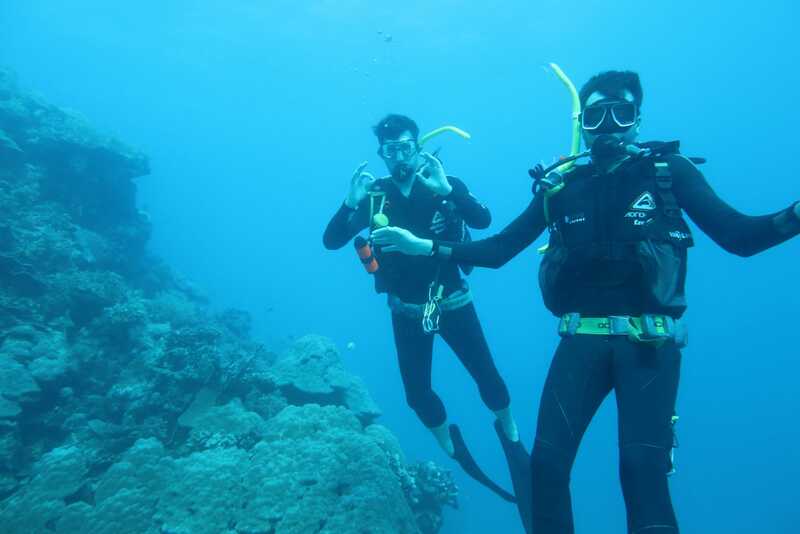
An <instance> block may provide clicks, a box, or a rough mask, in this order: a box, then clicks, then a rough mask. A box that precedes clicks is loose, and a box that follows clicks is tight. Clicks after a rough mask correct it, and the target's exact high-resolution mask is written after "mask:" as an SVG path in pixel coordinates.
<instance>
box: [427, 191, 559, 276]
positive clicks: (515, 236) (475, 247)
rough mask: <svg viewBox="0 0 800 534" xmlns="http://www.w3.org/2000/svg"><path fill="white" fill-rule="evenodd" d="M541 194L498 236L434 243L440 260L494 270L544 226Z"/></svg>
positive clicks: (530, 240)
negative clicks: (469, 240)
mask: <svg viewBox="0 0 800 534" xmlns="http://www.w3.org/2000/svg"><path fill="white" fill-rule="evenodd" d="M543 198H544V195H542V194H538V195H536V197H534V199H533V200H532V201H531V203H530V204H529V205H528V207H527V208H525V211H523V212H522V214H520V215H519V216H518V217H517V218H516V219H514V220H513V221H512V222H511V224H509V225H508V226H506V227H505V228H504V229H503V230H502V231H501V232H500V233H498V234H495V235H493V236H491V237H489V238H486V239H480V240H478V241H473V242H471V243H452V242H445V241H442V242H434V244H433V248H434V249H437V250H436V255H437V256H439V257H444V258H450V259H451V260H452V261H456V262H458V263H460V264H466V265H475V266H478V267H489V268H492V269H497V268H499V267H502V266H503V265H505V264H506V263H508V261H509V260H511V259H512V258H513V257H514V256H516V255H517V254H519V253H520V252H522V251H523V250H524V249H525V248H527V247H528V246H529V245H530V244H531V243H533V242H534V240H536V238H537V237H539V236H540V235H541V233H542V232H543V231H544V229H545V228H546V227H547V222H546V221H545V218H544V201H543Z"/></svg>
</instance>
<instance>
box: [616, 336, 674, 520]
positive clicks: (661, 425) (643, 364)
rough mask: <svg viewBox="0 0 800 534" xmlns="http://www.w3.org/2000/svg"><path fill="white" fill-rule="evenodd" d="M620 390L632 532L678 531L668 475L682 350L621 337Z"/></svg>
mask: <svg viewBox="0 0 800 534" xmlns="http://www.w3.org/2000/svg"><path fill="white" fill-rule="evenodd" d="M614 343H615V351H614V352H615V356H614V388H615V390H616V396H617V411H618V413H619V446H620V480H621V483H622V493H623V495H624V497H625V507H626V509H627V512H628V531H629V532H631V533H646V534H656V533H659V534H661V533H664V534H667V533H670V534H673V533H676V532H678V526H677V521H676V519H675V512H674V510H673V508H672V501H671V499H670V495H669V485H668V484H667V473H668V472H669V470H670V468H671V461H670V450H671V448H672V444H673V434H672V416H673V415H675V400H676V397H677V394H678V381H679V378H680V366H681V354H680V350H678V348H677V347H675V345H674V344H672V343H669V344H667V345H664V346H662V347H661V348H658V349H657V348H655V347H653V346H648V345H643V344H641V343H631V342H629V341H628V340H625V339H617V340H615V342H614Z"/></svg>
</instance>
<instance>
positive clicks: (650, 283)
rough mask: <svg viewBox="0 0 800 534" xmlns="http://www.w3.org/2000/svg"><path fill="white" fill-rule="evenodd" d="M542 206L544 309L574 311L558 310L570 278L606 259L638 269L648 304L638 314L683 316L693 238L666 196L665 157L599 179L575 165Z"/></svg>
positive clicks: (589, 168) (625, 166) (587, 167)
mask: <svg viewBox="0 0 800 534" xmlns="http://www.w3.org/2000/svg"><path fill="white" fill-rule="evenodd" d="M675 148H676V149H677V145H675ZM671 153H676V150H675V151H672V152H671ZM667 155H668V154H667ZM548 202H549V206H548V208H549V214H550V226H549V229H550V244H549V247H548V250H547V253H546V255H545V257H544V258H543V260H542V263H541V266H540V270H539V284H540V287H541V290H542V295H543V298H544V301H545V305H546V306H547V307H548V309H550V311H552V312H553V313H555V314H556V315H561V314H564V313H569V312H573V311H575V310H568V309H564V307H565V305H566V304H565V303H563V302H562V300H563V299H561V298H560V296H561V295H564V294H566V292H567V291H568V290H569V288H568V287H566V285H568V284H570V283H573V282H574V281H575V280H574V278H573V276H574V273H576V272H581V271H585V269H582V267H587V266H591V265H597V264H598V262H601V263H602V262H604V261H609V262H615V263H614V265H621V266H625V265H628V266H630V267H631V268H633V269H637V270H638V274H639V278H637V279H639V280H641V281H642V285H643V286H644V287H641V288H638V290H639V291H643V292H644V293H645V294H644V295H643V296H644V299H643V302H645V305H646V306H647V307H648V309H646V310H643V311H644V312H647V313H663V314H668V315H671V316H674V317H679V316H680V315H682V314H683V312H684V311H685V309H686V298H685V291H684V286H685V280H686V256H687V249H688V248H689V247H691V246H692V245H693V240H692V235H691V231H690V230H689V227H688V225H687V224H686V221H685V220H684V219H683V217H682V212H681V209H680V207H679V206H678V203H677V200H676V199H675V196H674V194H673V192H672V175H671V172H670V169H669V164H668V163H667V161H666V159H665V158H664V154H659V155H658V156H649V157H644V158H641V159H637V160H635V161H632V162H629V163H626V164H623V166H622V167H621V168H619V169H617V170H616V171H614V172H613V173H611V174H609V175H603V176H599V175H598V174H597V173H596V171H595V168H594V166H593V165H583V166H578V167H575V168H574V170H573V171H572V172H570V173H569V174H568V175H567V176H566V177H565V186H564V187H563V189H561V190H560V191H559V192H558V193H557V194H555V195H553V196H551V197H550V198H549V199H548ZM634 289H635V288H634Z"/></svg>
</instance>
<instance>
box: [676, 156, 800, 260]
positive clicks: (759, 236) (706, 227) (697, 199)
mask: <svg viewBox="0 0 800 534" xmlns="http://www.w3.org/2000/svg"><path fill="white" fill-rule="evenodd" d="M669 163H670V169H671V170H672V176H673V186H672V187H673V191H674V193H675V197H676V198H677V200H678V204H679V205H680V207H681V208H683V210H684V211H686V213H687V214H688V215H689V217H690V218H691V219H692V220H693V221H694V222H695V223H696V224H697V226H699V227H700V229H701V230H702V231H703V232H705V233H706V234H707V235H708V236H709V237H710V238H711V239H713V240H714V242H716V243H717V244H718V245H719V246H721V247H722V248H724V249H725V250H727V251H728V252H730V253H732V254H736V255H738V256H745V257H747V256H753V255H754V254H758V253H759V252H762V251H764V250H767V249H769V248H772V247H774V246H776V245H779V244H780V243H783V242H784V241H787V240H789V239H791V238H792V237H794V236H796V235H798V234H800V222H798V220H797V218H796V217H795V213H793V210H794V207H790V208H788V209H784V210H781V211H779V212H777V213H773V214H770V215H759V216H750V215H745V214H743V213H741V212H739V211H737V210H736V209H734V208H733V207H731V206H730V205H728V204H727V203H726V202H724V201H723V200H722V199H721V198H719V196H718V195H717V194H716V193H715V192H714V190H713V189H712V188H711V186H710V185H709V184H708V182H707V181H706V179H705V177H704V176H703V174H702V173H701V172H700V171H699V170H698V169H697V167H695V166H694V164H692V163H691V162H690V161H689V160H688V159H686V158H684V157H682V156H675V157H673V158H672V159H671V160H670V162H669Z"/></svg>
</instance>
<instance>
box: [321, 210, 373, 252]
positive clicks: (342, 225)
mask: <svg viewBox="0 0 800 534" xmlns="http://www.w3.org/2000/svg"><path fill="white" fill-rule="evenodd" d="M368 209H369V208H368V207H367V206H366V203H365V202H364V201H363V200H362V201H361V203H360V204H359V205H358V206H357V207H356V208H355V209H353V208H351V207H349V206H348V205H347V203H344V202H343V203H342V205H341V207H340V208H339V210H338V211H337V212H336V213H335V214H334V215H333V218H331V220H330V222H329V223H328V226H327V228H325V234H323V236H322V244H323V245H325V248H327V249H328V250H336V249H340V248H342V247H343V246H345V245H346V244H347V243H348V242H349V241H350V240H351V239H353V238H354V237H355V236H356V234H357V233H358V232H360V231H361V230H363V229H364V228H366V227H367V226H368V225H369V221H367V218H368V217H367V216H366V213H367V211H368Z"/></svg>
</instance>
